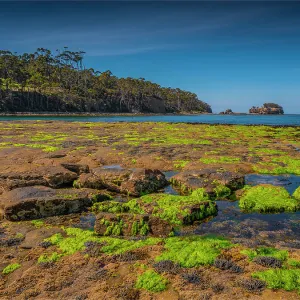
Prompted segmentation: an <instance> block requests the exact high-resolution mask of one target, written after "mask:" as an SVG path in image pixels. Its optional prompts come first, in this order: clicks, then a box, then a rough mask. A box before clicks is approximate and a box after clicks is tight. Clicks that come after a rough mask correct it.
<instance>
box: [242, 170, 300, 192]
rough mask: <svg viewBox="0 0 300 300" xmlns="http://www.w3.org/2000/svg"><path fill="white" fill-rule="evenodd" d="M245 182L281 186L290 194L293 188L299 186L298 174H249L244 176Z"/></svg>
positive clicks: (299, 177)
mask: <svg viewBox="0 0 300 300" xmlns="http://www.w3.org/2000/svg"><path fill="white" fill-rule="evenodd" d="M245 179H246V184H249V185H257V184H265V183H267V184H273V185H277V186H283V187H284V188H286V189H287V190H288V192H289V193H290V194H292V193H293V192H294V191H295V189H296V188H297V187H298V186H300V176H296V175H280V176H274V175H262V174H250V175H247V176H246V178H245Z"/></svg>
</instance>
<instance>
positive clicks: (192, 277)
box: [181, 272, 201, 285]
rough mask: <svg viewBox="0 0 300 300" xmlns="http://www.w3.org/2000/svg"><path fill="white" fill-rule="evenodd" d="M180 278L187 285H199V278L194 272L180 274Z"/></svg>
mask: <svg viewBox="0 0 300 300" xmlns="http://www.w3.org/2000/svg"><path fill="white" fill-rule="evenodd" d="M181 278H182V279H183V280H185V281H187V282H188V283H192V284H195V285H199V284H201V278H200V276H199V274H197V273H196V272H192V273H185V274H182V275H181Z"/></svg>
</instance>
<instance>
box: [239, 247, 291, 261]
mask: <svg viewBox="0 0 300 300" xmlns="http://www.w3.org/2000/svg"><path fill="white" fill-rule="evenodd" d="M241 253H242V254H244V255H247V256H248V258H249V260H251V261H252V260H253V259H254V258H255V257H257V256H268V257H275V258H277V259H280V260H282V261H284V260H286V259H287V258H288V255H289V253H288V251H287V250H279V249H276V248H272V247H258V248H257V249H255V250H253V249H245V250H242V251H241Z"/></svg>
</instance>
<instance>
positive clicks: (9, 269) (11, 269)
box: [2, 263, 21, 275]
mask: <svg viewBox="0 0 300 300" xmlns="http://www.w3.org/2000/svg"><path fill="white" fill-rule="evenodd" d="M19 268H21V265H20V264H18V263H14V264H10V265H8V266H6V267H5V268H4V269H3V271H2V274H4V275H8V274H10V273H12V272H14V271H15V270H17V269H19Z"/></svg>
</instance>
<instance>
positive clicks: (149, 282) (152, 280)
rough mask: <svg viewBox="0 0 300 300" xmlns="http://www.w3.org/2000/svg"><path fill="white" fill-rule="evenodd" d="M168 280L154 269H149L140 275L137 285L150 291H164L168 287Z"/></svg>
mask: <svg viewBox="0 0 300 300" xmlns="http://www.w3.org/2000/svg"><path fill="white" fill-rule="evenodd" d="M167 283H168V280H167V279H166V278H164V277H163V276H161V275H159V274H158V273H156V272H155V271H153V270H147V271H146V272H144V273H143V274H141V275H139V276H138V279H137V282H136V285H135V287H136V288H137V289H145V290H147V291H149V292H153V293H157V292H162V291H164V290H165V289H166V288H167Z"/></svg>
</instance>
